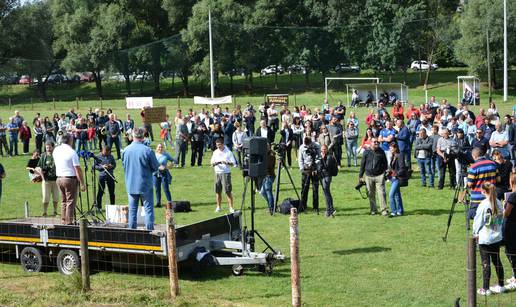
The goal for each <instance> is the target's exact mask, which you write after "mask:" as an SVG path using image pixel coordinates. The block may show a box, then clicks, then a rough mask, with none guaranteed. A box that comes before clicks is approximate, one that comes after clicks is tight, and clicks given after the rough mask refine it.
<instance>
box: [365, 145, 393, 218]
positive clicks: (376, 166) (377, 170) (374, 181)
mask: <svg viewBox="0 0 516 307" xmlns="http://www.w3.org/2000/svg"><path fill="white" fill-rule="evenodd" d="M371 141H372V143H373V146H372V148H371V149H370V150H366V151H365V152H364V156H363V158H362V163H361V164H360V174H359V180H360V181H361V182H364V178H363V176H364V173H365V183H366V186H367V191H368V192H369V205H370V206H371V215H375V214H377V213H378V211H377V207H376V194H378V196H379V197H380V208H381V210H382V215H384V216H388V215H389V212H388V210H387V204H386V200H385V172H386V171H387V169H388V165H387V157H386V156H385V152H384V151H383V149H381V148H380V142H379V141H378V139H377V138H373V139H371Z"/></svg>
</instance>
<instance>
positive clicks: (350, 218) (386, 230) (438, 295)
mask: <svg viewBox="0 0 516 307" xmlns="http://www.w3.org/2000/svg"><path fill="white" fill-rule="evenodd" d="M449 80H450V81H449V82H448V83H446V82H444V81H442V83H440V85H438V86H437V85H434V87H433V88H432V89H431V91H430V95H436V96H437V97H438V98H447V99H449V100H450V101H455V97H456V92H455V91H456V84H455V83H454V77H450V79H449ZM496 94H497V95H495V96H494V99H495V101H497V102H500V101H501V97H500V96H499V93H496ZM261 97H262V96H260V95H258V96H254V97H245V98H244V97H242V98H240V97H238V100H237V103H238V104H244V103H245V102H247V101H251V102H253V103H258V102H260V101H261V99H262V98H261ZM410 97H411V100H413V101H414V102H416V103H420V102H421V101H422V98H423V97H424V92H423V91H422V90H421V88H411V91H410ZM482 97H484V98H485V97H487V95H486V93H485V92H483V93H482ZM322 98H323V94H322V93H320V92H318V91H316V92H309V93H304V94H299V95H297V97H296V103H297V104H306V105H308V106H310V107H312V108H313V107H315V106H320V104H321V102H322ZM513 102H514V101H513ZM157 104H158V105H167V106H168V113H170V114H173V113H174V111H175V109H176V108H177V99H161V100H157ZM71 106H75V102H60V103H57V105H56V108H57V109H56V110H55V112H64V111H66V110H67V109H68V108H69V107H71ZM99 106H100V102H99V101H83V102H81V103H80V105H79V112H86V110H87V108H88V107H99ZM103 106H104V108H107V107H111V108H112V109H114V111H115V112H118V113H122V114H124V113H126V110H125V109H124V102H123V100H121V99H119V100H105V101H103ZM191 106H192V104H191V100H190V99H181V108H183V109H185V108H188V107H191ZM484 106H485V100H484ZM498 107H499V110H500V114H505V113H509V112H511V110H512V103H507V104H503V103H499V104H498ZM14 108H17V109H19V110H21V112H22V115H24V116H25V118H26V119H32V117H33V116H34V114H35V112H41V113H42V114H43V115H51V114H53V113H54V107H53V104H52V103H47V104H42V103H38V104H35V105H34V110H32V108H33V106H32V105H31V104H30V101H28V100H27V101H25V102H24V103H20V104H17V105H16V106H15V107H13V109H12V110H9V108H8V106H5V105H4V107H1V108H0V117H2V118H3V119H6V118H7V117H8V116H9V115H10V114H12V112H13V111H14ZM477 109H478V108H474V110H475V111H476V110H477ZM356 111H357V113H358V115H359V118H360V119H361V120H362V122H363V119H364V117H365V115H366V113H367V110H366V109H356ZM130 113H132V114H133V115H134V117H135V118H136V119H137V121H138V122H139V116H138V115H137V112H134V111H131V112H130ZM363 128H364V126H363V123H362V124H361V132H363ZM155 130H157V126H156V127H155ZM1 159H2V160H1V163H2V164H3V165H4V166H5V167H6V171H7V173H8V177H7V179H6V180H5V181H4V195H3V198H2V204H1V207H0V217H1V218H14V217H21V216H23V212H24V211H23V203H24V201H26V200H27V201H29V203H30V205H31V213H32V214H34V215H39V214H40V213H41V212H40V211H41V205H40V194H41V192H40V186H39V185H37V184H31V183H29V182H28V178H27V175H26V172H25V170H24V165H25V163H26V160H27V157H16V158H1ZM208 159H209V155H208V157H206V158H205V162H204V166H203V167H201V168H190V167H186V168H184V169H174V170H172V175H173V183H172V194H173V198H174V199H177V200H179V199H187V200H190V201H191V202H192V205H193V210H194V211H193V212H192V213H188V214H184V213H181V214H177V221H178V223H179V224H186V223H190V222H194V221H198V220H201V219H206V218H210V217H214V216H216V215H217V214H216V213H214V212H213V210H214V207H215V206H214V201H215V199H214V194H213V192H212V191H213V188H212V184H213V183H212V173H213V170H212V169H211V168H210V167H208V166H207V165H206V162H207V161H208ZM239 174H240V171H239V170H237V169H234V170H233V176H234V179H233V184H234V191H235V201H236V203H237V204H239V205H238V206H240V203H241V199H242V198H241V193H242V190H243V184H242V180H240V176H239ZM292 174H293V176H294V180H295V181H296V182H297V183H298V184H300V175H299V170H298V169H297V167H294V168H293V169H292ZM283 175H284V176H283V178H284V180H282V181H283V182H286V176H285V174H283ZM418 175H419V174H418V173H417V172H416V173H415V174H414V176H413V179H412V180H411V181H410V185H409V187H406V188H403V189H402V194H403V197H404V206H405V209H406V216H403V217H400V218H394V219H388V218H385V217H382V216H369V215H368V213H369V209H368V208H369V204H368V201H367V200H363V199H361V197H360V195H359V194H358V193H357V192H356V191H355V190H354V188H353V187H354V186H355V184H356V182H357V177H358V168H357V167H352V168H348V167H344V168H343V169H342V170H341V171H340V174H339V176H337V177H336V178H335V180H334V183H333V185H332V191H333V196H334V201H335V206H336V209H337V217H336V218H334V219H327V218H324V216H323V215H319V216H318V215H315V214H312V213H308V214H301V215H300V220H299V224H300V255H301V276H302V280H301V285H302V301H303V302H304V303H305V304H306V305H309V306H312V305H316V306H329V305H336V306H451V305H452V304H453V302H454V301H455V299H456V298H457V297H461V298H462V302H463V304H464V303H465V289H466V278H465V277H466V274H465V266H466V262H465V259H466V258H465V257H466V256H465V255H466V253H465V230H464V212H463V210H462V208H460V206H459V208H458V211H457V213H456V214H455V216H454V220H453V223H452V227H451V230H450V236H449V240H448V243H443V242H442V240H441V237H442V235H443V234H444V230H445V226H446V221H447V218H448V212H449V209H450V205H451V198H452V195H453V191H452V190H449V189H444V190H443V191H438V190H436V189H430V188H422V187H420V182H419V180H418V178H417V177H418ZM116 176H117V178H118V179H119V181H120V184H119V185H118V186H117V197H118V198H117V203H120V204H123V203H126V202H127V197H126V195H125V194H124V193H125V192H124V185H123V173H122V170H121V166H119V167H118V168H117V170H116ZM321 192H322V191H320V206H321V207H323V206H324V197H323V196H322V193H321ZM292 196H294V192H293V191H292V190H291V189H290V187H289V185H287V184H284V185H282V192H281V199H283V198H286V197H292ZM309 199H311V198H310V197H309ZM309 206H311V202H309ZM246 207H247V205H246ZM257 207H258V210H257V213H256V218H257V220H256V225H257V229H258V230H259V231H260V232H261V234H262V235H264V236H265V237H266V238H267V240H269V242H270V243H271V244H272V245H273V246H274V247H277V248H278V249H280V250H282V251H283V252H284V253H286V255H287V257H288V255H289V221H288V217H286V216H281V215H276V216H274V217H271V216H269V215H268V214H266V213H265V208H266V204H265V201H264V200H263V199H262V198H261V197H260V196H257ZM247 216H248V215H247ZM156 221H157V222H159V223H164V221H165V219H164V211H163V210H157V216H156ZM247 222H248V223H249V220H248V221H247ZM260 246H263V245H260V244H259V247H260ZM504 264H505V268H506V276H509V275H510V270H509V265H508V264H507V261H506V259H504ZM477 270H478V282H480V280H481V279H480V278H481V273H480V266H478V268H477ZM493 274H494V272H493ZM0 280H2V281H1V283H2V286H1V287H0V305H37V306H40V305H52V306H55V305H94V304H96V305H156V306H158V305H163V304H169V303H170V302H171V301H170V299H169V294H168V278H167V277H149V276H137V275H132V274H118V273H99V274H95V275H93V276H92V287H93V290H92V291H91V292H90V293H88V294H81V293H80V292H78V291H77V289H76V288H77V287H75V286H74V285H75V284H76V282H77V281H76V280H75V279H74V278H73V277H72V278H67V277H64V276H61V275H60V274H59V273H57V272H51V273H41V274H26V273H23V271H22V270H21V268H20V267H19V265H16V264H0ZM493 280H494V279H493ZM180 287H181V296H180V298H179V299H178V301H177V304H178V305H246V306H247V305H252V306H254V305H257V306H278V305H288V304H290V265H289V263H288V261H287V262H286V263H284V264H280V265H279V266H277V267H276V268H275V271H274V273H273V274H272V276H270V277H267V276H265V275H262V274H260V273H258V272H252V271H247V272H246V274H245V275H244V276H242V277H234V276H232V275H231V273H230V269H229V268H227V269H224V268H217V269H213V270H210V271H209V272H208V273H206V274H205V276H204V277H203V278H201V279H200V280H195V279H192V278H191V276H190V275H189V274H188V273H187V272H182V273H181V274H180ZM515 299H516V295H515V294H504V295H501V296H494V297H491V298H489V301H487V305H489V306H495V305H497V306H499V305H501V306H509V305H513V304H514V301H515Z"/></svg>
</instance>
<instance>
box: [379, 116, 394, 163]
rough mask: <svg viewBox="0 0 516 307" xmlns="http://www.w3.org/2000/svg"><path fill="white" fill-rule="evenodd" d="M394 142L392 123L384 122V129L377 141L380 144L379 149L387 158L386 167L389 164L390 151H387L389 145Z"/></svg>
mask: <svg viewBox="0 0 516 307" xmlns="http://www.w3.org/2000/svg"><path fill="white" fill-rule="evenodd" d="M395 140H396V130H394V128H392V122H391V121H390V120H388V121H386V122H385V128H383V129H382V130H381V131H380V136H379V137H378V141H380V142H381V144H382V145H381V147H382V149H383V151H384V152H385V155H386V156H387V165H389V164H390V163H391V157H392V154H391V151H390V150H389V143H390V142H392V141H395Z"/></svg>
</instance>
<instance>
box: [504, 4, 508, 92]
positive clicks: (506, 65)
mask: <svg viewBox="0 0 516 307" xmlns="http://www.w3.org/2000/svg"><path fill="white" fill-rule="evenodd" d="M507 53H508V50H507V0H503V101H504V102H506V101H507V99H508V97H507V96H508V87H509V80H508V79H509V76H508V60H507V57H508V54H507Z"/></svg>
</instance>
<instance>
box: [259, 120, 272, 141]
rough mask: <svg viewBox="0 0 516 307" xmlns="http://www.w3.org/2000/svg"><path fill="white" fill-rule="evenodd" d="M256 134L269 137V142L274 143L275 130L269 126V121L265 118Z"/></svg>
mask: <svg viewBox="0 0 516 307" xmlns="http://www.w3.org/2000/svg"><path fill="white" fill-rule="evenodd" d="M255 135H256V136H260V137H262V138H267V142H268V143H269V144H271V143H274V131H273V130H272V129H271V128H270V127H267V122H266V121H265V120H264V119H262V120H261V121H260V127H258V129H256V132H255Z"/></svg>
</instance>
